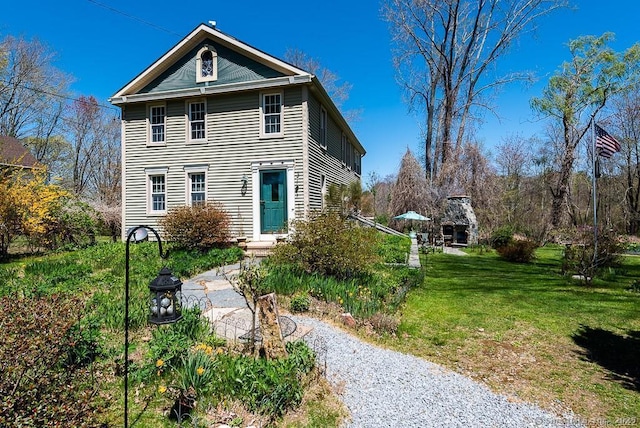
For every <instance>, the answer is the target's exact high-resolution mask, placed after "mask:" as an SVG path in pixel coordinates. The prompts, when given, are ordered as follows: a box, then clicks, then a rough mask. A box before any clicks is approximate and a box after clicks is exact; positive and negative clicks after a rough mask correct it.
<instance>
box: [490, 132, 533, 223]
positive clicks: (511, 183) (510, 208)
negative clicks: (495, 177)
mask: <svg viewBox="0 0 640 428" xmlns="http://www.w3.org/2000/svg"><path fill="white" fill-rule="evenodd" d="M497 150H498V155H497V156H496V164H497V166H498V168H499V171H498V172H499V174H500V178H501V182H502V185H503V189H502V191H503V193H502V194H503V197H502V203H503V206H504V214H505V219H504V220H505V221H506V223H508V224H511V225H516V226H520V225H521V221H520V220H524V221H526V220H525V219H524V218H523V217H524V214H525V212H524V210H523V208H524V206H523V190H524V189H523V187H524V185H525V182H524V181H525V177H526V176H527V175H529V166H530V164H531V160H532V159H533V150H532V144H531V141H530V140H526V139H524V138H522V137H520V136H517V135H513V136H511V137H508V138H506V139H504V141H503V143H502V144H500V145H498V147H497Z"/></svg>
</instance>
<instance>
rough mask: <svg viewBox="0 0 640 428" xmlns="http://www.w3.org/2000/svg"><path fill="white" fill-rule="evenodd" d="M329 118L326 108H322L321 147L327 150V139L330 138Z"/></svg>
mask: <svg viewBox="0 0 640 428" xmlns="http://www.w3.org/2000/svg"><path fill="white" fill-rule="evenodd" d="M328 129H329V116H328V115H327V110H325V108H324V107H320V147H322V148H323V149H326V148H327V138H328V136H329V132H328Z"/></svg>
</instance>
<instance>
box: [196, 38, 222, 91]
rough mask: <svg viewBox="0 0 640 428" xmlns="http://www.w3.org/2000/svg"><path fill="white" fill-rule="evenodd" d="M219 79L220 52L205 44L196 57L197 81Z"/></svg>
mask: <svg viewBox="0 0 640 428" xmlns="http://www.w3.org/2000/svg"><path fill="white" fill-rule="evenodd" d="M215 80H218V53H217V52H216V50H215V49H214V48H213V47H211V46H207V45H205V46H204V47H203V48H202V49H200V50H199V51H198V56H197V57H196V82H213V81H215Z"/></svg>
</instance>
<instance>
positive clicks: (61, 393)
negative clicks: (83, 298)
mask: <svg viewBox="0 0 640 428" xmlns="http://www.w3.org/2000/svg"><path fill="white" fill-rule="evenodd" d="M0 307H1V308H2V311H0V326H2V328H1V329H0V343H2V346H0V373H2V375H0V396H2V400H0V426H2V427H5V426H6V427H8V426H40V427H46V426H77V427H82V426H97V421H96V420H95V418H96V417H97V412H98V410H99V409H98V408H97V407H96V404H95V401H93V399H94V394H95V393H96V392H97V391H98V390H99V389H100V388H99V385H98V384H97V380H96V379H97V378H95V377H94V376H92V374H91V372H90V370H89V368H88V367H84V366H85V365H86V363H88V362H89V361H88V360H87V359H86V358H85V357H82V356H81V355H80V354H78V353H76V351H77V349H76V350H74V349H73V348H74V342H73V340H74V339H75V338H77V337H78V334H81V333H80V331H81V330H74V328H73V326H74V325H75V324H76V322H77V314H78V312H79V311H82V303H81V302H80V301H79V300H78V299H73V298H62V297H60V296H49V297H45V298H28V299H16V298H14V297H4V298H0ZM91 334H92V335H93V333H91ZM83 340H84V339H83ZM92 341H93V339H92V338H88V340H85V341H84V344H88V343H90V342H92ZM90 347H92V345H90ZM70 356H73V358H74V359H75V363H82V364H81V365H76V366H69V364H68V363H69V362H71V361H70V360H69V357H70ZM86 357H87V358H88V356H86Z"/></svg>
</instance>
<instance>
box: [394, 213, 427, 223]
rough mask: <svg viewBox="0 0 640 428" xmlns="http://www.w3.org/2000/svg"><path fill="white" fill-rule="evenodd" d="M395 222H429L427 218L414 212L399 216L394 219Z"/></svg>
mask: <svg viewBox="0 0 640 428" xmlns="http://www.w3.org/2000/svg"><path fill="white" fill-rule="evenodd" d="M394 219H396V220H417V221H429V220H431V219H430V218H429V217H425V216H423V215H422V214H418V213H417V212H415V211H407V212H406V213H404V214H400V215H397V216H395V217H394Z"/></svg>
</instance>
